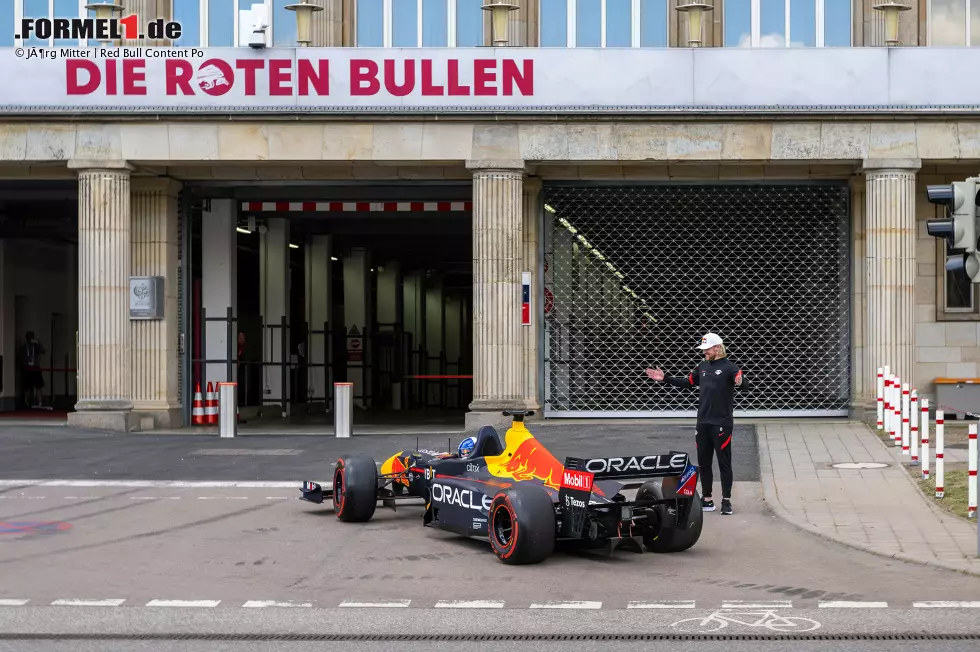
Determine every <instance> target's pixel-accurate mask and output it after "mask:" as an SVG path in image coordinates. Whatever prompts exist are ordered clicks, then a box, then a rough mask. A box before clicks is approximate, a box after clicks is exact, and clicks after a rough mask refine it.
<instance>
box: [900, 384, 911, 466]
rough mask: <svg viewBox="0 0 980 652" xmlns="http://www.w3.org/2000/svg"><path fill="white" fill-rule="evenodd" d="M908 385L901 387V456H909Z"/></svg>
mask: <svg viewBox="0 0 980 652" xmlns="http://www.w3.org/2000/svg"><path fill="white" fill-rule="evenodd" d="M909 410H910V406H909V384H908V383H905V384H903V385H902V455H908V454H909V436H910V433H909Z"/></svg>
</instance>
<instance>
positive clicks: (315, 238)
mask: <svg viewBox="0 0 980 652" xmlns="http://www.w3.org/2000/svg"><path fill="white" fill-rule="evenodd" d="M199 191H200V192H201V194H204V193H205V192H206V189H199ZM232 195H233V196H232V197H231V198H228V197H220V198H219V197H202V198H200V199H196V200H194V204H195V206H194V207H192V208H191V210H190V211H189V216H190V218H191V229H192V245H191V246H192V261H193V264H192V269H193V272H192V276H191V287H190V290H191V292H190V294H191V305H190V306H189V308H188V310H189V312H190V315H191V323H190V324H189V326H190V331H191V338H190V341H191V359H190V361H189V362H190V377H191V379H192V381H191V383H189V384H188V385H189V387H188V390H189V395H188V396H187V405H193V399H194V393H193V392H194V391H195V390H196V388H197V387H198V386H200V387H201V389H202V393H204V394H206V392H207V385H208V383H209V382H211V383H212V386H213V387H214V388H215V389H216V385H215V383H216V382H217V381H221V380H225V379H226V378H227V377H229V376H231V377H232V378H233V379H235V380H236V381H237V382H238V388H239V411H240V415H241V419H242V420H243V421H244V422H245V424H244V425H243V426H242V427H243V429H248V428H249V427H252V426H254V425H255V424H263V425H275V426H276V427H281V426H290V425H296V426H317V425H324V426H330V425H332V423H333V412H334V408H335V403H334V399H335V391H334V383H338V382H349V383H353V395H354V423H355V424H375V425H378V426H384V425H386V424H391V425H413V424H414V425H419V424H439V425H451V426H461V425H462V424H463V422H464V415H465V412H466V409H467V406H468V405H469V403H470V402H471V400H472V368H473V367H472V348H473V346H472V342H473V339H472V338H473V335H472V326H471V324H472V321H473V320H472V294H473V293H472V283H473V281H472V258H473V257H472V217H471V216H472V204H471V201H470V188H469V186H468V185H461V186H445V187H444V186H425V185H419V184H415V185H412V186H407V185H404V186H383V187H365V186H360V187H356V188H351V187H346V188H340V187H326V188H324V187H318V188H296V187H285V188H268V187H266V188H251V189H237V190H236V191H235V192H234V193H232ZM190 416H191V418H190V419H189V420H188V422H189V423H191V424H192V425H193V424H194V420H193V414H191V415H190ZM205 425H207V424H205Z"/></svg>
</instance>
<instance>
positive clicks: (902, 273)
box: [861, 159, 921, 396]
mask: <svg viewBox="0 0 980 652" xmlns="http://www.w3.org/2000/svg"><path fill="white" fill-rule="evenodd" d="M920 167H921V161H919V160H918V159H880V160H866V161H865V162H864V174H865V179H866V187H865V249H866V258H865V267H866V276H865V278H866V279H867V284H866V286H865V289H866V302H867V304H866V305H867V313H866V314H867V317H866V322H865V325H866V329H865V333H866V334H867V338H866V348H865V352H866V355H865V356H864V361H865V368H864V369H863V370H862V371H861V373H863V374H864V375H865V376H867V377H868V381H867V384H865V385H864V387H866V388H867V390H866V392H865V393H866V394H868V395H869V396H873V395H870V393H871V392H873V391H874V384H872V382H871V381H872V380H873V379H872V377H871V375H870V374H872V373H873V372H875V371H876V370H877V368H878V367H883V366H885V365H888V366H889V367H890V370H891V372H892V373H895V374H897V375H898V376H899V378H900V380H901V382H902V383H909V385H910V386H914V382H915V379H914V377H913V372H914V370H915V346H914V344H915V271H916V267H915V241H916V221H915V174H916V170H918V169H919V168H920Z"/></svg>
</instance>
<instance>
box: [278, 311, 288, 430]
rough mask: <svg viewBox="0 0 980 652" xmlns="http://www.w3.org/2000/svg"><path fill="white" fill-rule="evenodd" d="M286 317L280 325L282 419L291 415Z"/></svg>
mask: <svg viewBox="0 0 980 652" xmlns="http://www.w3.org/2000/svg"><path fill="white" fill-rule="evenodd" d="M286 336H287V335H286V315H283V316H282V320H281V321H280V324H279V362H280V363H281V366H280V367H279V372H280V376H281V378H282V380H281V381H280V382H281V384H282V388H281V389H280V391H279V396H280V398H281V399H282V407H281V408H280V410H281V411H282V418H283V419H285V418H286V416H287V415H288V414H289V408H288V401H287V399H286V393H287V392H288V391H289V376H290V374H289V366H288V365H289V358H288V356H287V354H288V352H289V342H287V341H286Z"/></svg>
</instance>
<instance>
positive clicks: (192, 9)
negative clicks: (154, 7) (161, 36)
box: [173, 0, 207, 48]
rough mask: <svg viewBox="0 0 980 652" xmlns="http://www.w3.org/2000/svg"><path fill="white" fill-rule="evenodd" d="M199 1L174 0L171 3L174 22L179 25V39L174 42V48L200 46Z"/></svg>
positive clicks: (205, 0)
mask: <svg viewBox="0 0 980 652" xmlns="http://www.w3.org/2000/svg"><path fill="white" fill-rule="evenodd" d="M201 1H202V0H175V2H174V3H173V5H174V6H173V19H174V22H177V23H180V38H179V39H177V40H176V41H174V45H175V46H177V47H179V48H194V47H199V46H200V45H201ZM204 2H207V0H204Z"/></svg>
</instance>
